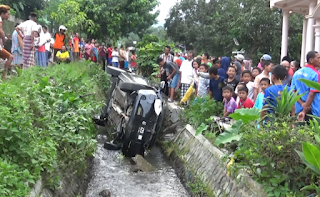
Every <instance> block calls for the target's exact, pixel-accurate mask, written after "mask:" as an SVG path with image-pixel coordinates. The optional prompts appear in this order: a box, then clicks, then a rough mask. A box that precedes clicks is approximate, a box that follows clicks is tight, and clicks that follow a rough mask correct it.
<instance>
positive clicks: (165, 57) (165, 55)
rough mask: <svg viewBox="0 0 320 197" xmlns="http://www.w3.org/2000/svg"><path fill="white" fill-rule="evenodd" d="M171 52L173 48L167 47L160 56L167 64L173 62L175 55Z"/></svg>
mask: <svg viewBox="0 0 320 197" xmlns="http://www.w3.org/2000/svg"><path fill="white" fill-rule="evenodd" d="M170 51H171V47H170V46H166V47H165V48H164V53H163V54H162V55H160V57H161V58H162V59H163V60H164V61H165V62H173V59H174V57H173V55H171V53H170Z"/></svg>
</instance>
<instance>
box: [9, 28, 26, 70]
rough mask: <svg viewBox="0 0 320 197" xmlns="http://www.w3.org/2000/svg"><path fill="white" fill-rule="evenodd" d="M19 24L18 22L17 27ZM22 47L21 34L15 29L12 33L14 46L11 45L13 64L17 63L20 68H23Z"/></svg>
mask: <svg viewBox="0 0 320 197" xmlns="http://www.w3.org/2000/svg"><path fill="white" fill-rule="evenodd" d="M18 25H19V24H16V26H15V27H17V26H18ZM22 49H23V40H22V38H21V37H20V36H19V34H18V32H17V30H14V31H13V34H12V47H11V53H12V55H13V61H12V64H13V65H17V66H18V67H19V68H20V69H22V65H23V58H22Z"/></svg>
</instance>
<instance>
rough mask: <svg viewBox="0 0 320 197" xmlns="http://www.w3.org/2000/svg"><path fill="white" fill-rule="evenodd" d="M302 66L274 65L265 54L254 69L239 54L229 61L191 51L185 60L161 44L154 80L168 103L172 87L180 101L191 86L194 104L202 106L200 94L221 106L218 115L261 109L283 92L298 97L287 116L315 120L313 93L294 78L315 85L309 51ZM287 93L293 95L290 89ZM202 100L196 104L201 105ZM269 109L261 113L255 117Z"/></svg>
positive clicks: (318, 76) (318, 77)
mask: <svg viewBox="0 0 320 197" xmlns="http://www.w3.org/2000/svg"><path fill="white" fill-rule="evenodd" d="M306 59H307V63H306V65H304V67H302V68H301V67H300V63H299V62H298V61H290V59H289V57H284V58H283V60H282V62H281V63H280V64H276V65H275V64H274V62H273V61H272V57H271V56H270V55H269V54H264V55H263V56H262V57H261V59H260V62H259V64H258V65H257V66H256V67H253V66H252V61H251V60H246V59H245V57H244V56H243V55H242V54H238V55H236V56H234V57H233V58H230V57H221V58H220V57H219V58H215V57H211V56H209V54H208V53H203V54H202V56H198V57H194V53H193V52H188V53H187V55H186V56H184V55H181V54H174V53H173V52H172V51H171V49H170V47H169V46H167V47H166V48H165V50H164V53H163V54H161V55H160V56H159V58H158V60H157V63H158V65H159V66H160V71H161V72H160V73H159V75H158V76H159V77H161V80H163V81H166V82H167V83H168V89H169V91H168V92H167V94H168V95H169V99H168V102H173V100H174V98H175V93H176V92H177V91H176V90H177V89H180V90H181V95H180V98H181V99H182V98H183V97H184V96H185V94H186V92H187V91H188V89H189V88H190V86H191V88H192V87H193V88H194V89H195V91H194V94H195V96H196V97H197V98H196V100H195V102H205V100H204V99H203V98H204V97H206V96H210V98H212V99H215V100H216V101H217V102H222V103H223V104H224V113H223V116H224V117H228V116H229V115H230V114H232V113H234V112H235V110H236V109H240V108H254V107H255V108H258V109H263V108H266V107H267V105H268V106H270V105H273V106H276V105H277V103H276V102H277V98H278V97H279V96H281V94H282V91H283V90H284V89H285V88H286V89H288V91H290V90H294V91H296V92H299V94H301V95H302V94H303V96H302V98H301V99H300V100H299V101H298V102H297V103H296V104H295V107H294V108H293V109H292V111H291V115H298V119H299V120H308V118H309V116H306V115H307V114H309V115H310V114H311V115H314V116H320V108H319V107H317V105H316V103H319V102H320V94H319V92H318V91H316V90H314V89H312V88H310V87H308V86H306V85H305V84H304V83H302V82H301V81H300V80H299V79H308V80H311V81H315V82H320V73H319V71H318V70H319V69H320V54H319V53H318V52H316V51H310V52H309V53H308V54H307V57H306ZM291 92H293V91H291ZM201 100H202V101H201ZM265 113H272V110H269V111H267V112H266V111H265V110H262V113H261V117H264V116H265Z"/></svg>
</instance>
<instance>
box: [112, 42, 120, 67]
mask: <svg viewBox="0 0 320 197" xmlns="http://www.w3.org/2000/svg"><path fill="white" fill-rule="evenodd" d="M111 56H112V65H113V66H114V67H119V52H118V47H114V49H113V51H112V54H111Z"/></svg>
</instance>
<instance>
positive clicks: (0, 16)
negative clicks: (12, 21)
mask: <svg viewBox="0 0 320 197" xmlns="http://www.w3.org/2000/svg"><path fill="white" fill-rule="evenodd" d="M9 15H10V7H9V6H7V5H0V58H2V59H4V60H5V59H7V61H6V63H5V65H4V70H3V72H2V78H3V79H5V78H7V71H8V69H9V68H10V65H11V62H12V60H13V56H12V55H11V54H10V53H9V52H8V51H7V50H5V49H4V48H3V47H4V46H3V42H4V39H5V37H6V36H5V34H4V31H3V29H2V20H8V18H9Z"/></svg>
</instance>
